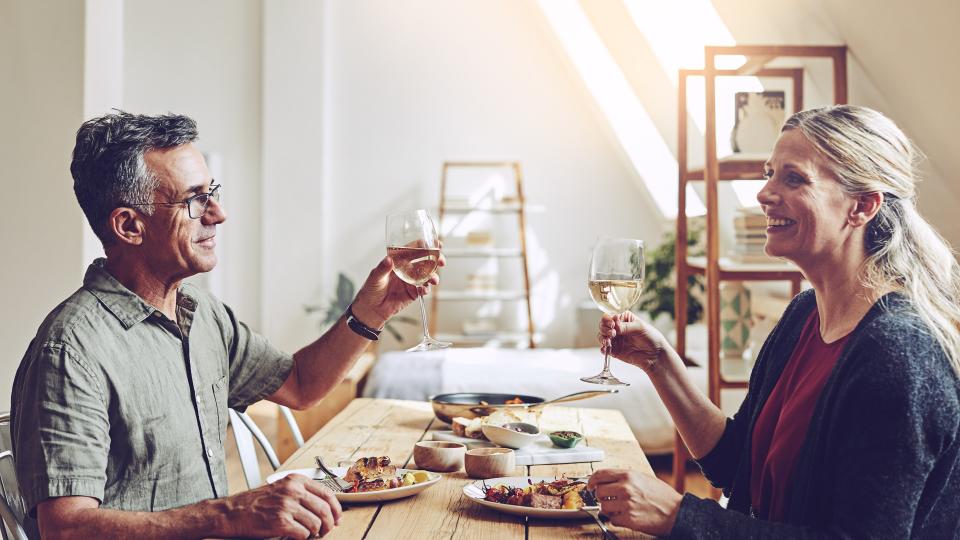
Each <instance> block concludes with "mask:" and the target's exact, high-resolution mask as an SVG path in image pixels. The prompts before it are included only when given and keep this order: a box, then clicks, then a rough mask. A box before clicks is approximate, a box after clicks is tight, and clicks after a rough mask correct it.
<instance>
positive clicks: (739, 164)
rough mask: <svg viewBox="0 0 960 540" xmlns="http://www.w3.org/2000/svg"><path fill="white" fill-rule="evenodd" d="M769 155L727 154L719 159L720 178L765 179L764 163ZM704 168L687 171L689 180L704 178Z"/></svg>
mask: <svg viewBox="0 0 960 540" xmlns="http://www.w3.org/2000/svg"><path fill="white" fill-rule="evenodd" d="M766 161H767V157H766V156H760V155H757V154H746V155H737V154H733V155H731V156H727V157H725V158H723V159H721V160H720V161H719V166H720V180H763V164H764V163H766ZM704 176H705V175H704V170H703V169H702V168H700V169H691V170H689V171H687V174H686V179H687V180H703V179H704Z"/></svg>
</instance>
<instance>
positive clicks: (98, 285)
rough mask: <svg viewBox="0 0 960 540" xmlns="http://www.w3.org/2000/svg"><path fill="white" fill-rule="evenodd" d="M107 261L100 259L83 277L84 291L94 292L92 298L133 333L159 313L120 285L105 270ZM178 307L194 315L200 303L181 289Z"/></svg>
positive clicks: (178, 295)
mask: <svg viewBox="0 0 960 540" xmlns="http://www.w3.org/2000/svg"><path fill="white" fill-rule="evenodd" d="M106 262H107V260H106V259H105V258H102V257H101V258H98V259H96V260H94V261H93V262H92V263H90V266H89V267H87V273H86V275H85V276H84V277H83V288H84V289H86V290H88V291H90V294H92V295H94V296H96V297H97V299H98V300H100V303H101V304H103V305H104V307H106V308H107V310H108V311H109V312H110V313H112V314H113V316H114V317H116V318H117V319H118V320H119V321H120V323H121V324H123V327H124V328H127V329H129V328H130V327H132V326H133V325H135V324H137V323H140V322H143V320H144V319H146V318H147V317H149V316H150V315H152V314H153V313H159V310H157V308H155V307H153V306H151V305H150V304H148V303H147V302H145V301H144V300H143V298H140V297H139V296H138V295H137V294H136V293H135V292H133V291H131V290H130V289H128V288H126V287H124V286H123V284H122V283H120V282H119V281H117V278H115V277H113V276H112V275H111V274H110V272H107V269H106V268H105V266H104V265H105V263H106ZM177 305H178V306H180V307H182V308H185V309H188V310H190V311H193V310H194V309H196V306H197V300H196V298H194V297H193V296H191V295H189V294H187V293H186V292H185V291H184V288H183V287H182V286H181V287H180V289H179V290H177Z"/></svg>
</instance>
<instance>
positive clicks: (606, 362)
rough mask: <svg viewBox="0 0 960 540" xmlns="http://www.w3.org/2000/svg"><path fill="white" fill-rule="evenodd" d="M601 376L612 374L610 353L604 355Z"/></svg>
mask: <svg viewBox="0 0 960 540" xmlns="http://www.w3.org/2000/svg"><path fill="white" fill-rule="evenodd" d="M601 374H603V375H609V374H610V351H607V352H606V354H604V355H603V371H602V372H601Z"/></svg>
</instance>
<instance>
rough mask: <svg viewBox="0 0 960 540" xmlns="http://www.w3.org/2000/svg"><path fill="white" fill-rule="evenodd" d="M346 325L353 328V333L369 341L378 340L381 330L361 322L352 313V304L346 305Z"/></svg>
mask: <svg viewBox="0 0 960 540" xmlns="http://www.w3.org/2000/svg"><path fill="white" fill-rule="evenodd" d="M347 327H349V328H350V330H353V332H354V333H355V334H357V335H359V336H360V337H363V338H366V339H369V340H370V341H378V340H379V339H380V332H381V330H374V329H373V328H370V327H369V326H367V325H365V324H363V322H362V321H361V320H360V319H358V318H357V316H356V315H354V314H353V304H351V305H350V306H348V307H347Z"/></svg>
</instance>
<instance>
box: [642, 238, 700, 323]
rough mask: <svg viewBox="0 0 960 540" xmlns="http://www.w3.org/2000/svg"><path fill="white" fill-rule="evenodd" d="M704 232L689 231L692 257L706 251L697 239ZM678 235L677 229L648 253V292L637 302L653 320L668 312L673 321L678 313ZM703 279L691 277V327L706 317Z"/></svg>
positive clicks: (689, 310)
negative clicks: (676, 302) (676, 305)
mask: <svg viewBox="0 0 960 540" xmlns="http://www.w3.org/2000/svg"><path fill="white" fill-rule="evenodd" d="M699 236H700V229H698V228H690V229H689V230H688V231H687V250H688V251H687V252H688V253H689V254H690V255H692V256H697V255H702V254H703V250H702V248H701V247H700V246H699V244H698V242H697V240H698V238H699ZM676 238H677V233H676V231H674V230H670V231H668V232H667V233H666V234H664V235H663V241H662V242H661V243H660V245H659V246H657V247H656V248H654V249H651V250H649V251H647V253H646V257H645V259H646V267H645V272H644V273H645V275H644V281H645V283H644V293H643V296H641V297H640V302H638V303H637V306H636V310H637V311H646V312H647V313H649V314H650V318H651V319H652V320H656V319H657V317H659V316H660V315H661V314H664V313H666V314H667V315H669V317H670V319H673V317H674V313H675V302H674V298H675V297H674V293H675V292H676V290H677V274H676V254H677V242H676ZM703 293H704V283H703V276H699V275H694V274H691V275H688V276H687V324H693V323H695V322H697V321H699V320H700V319H701V318H703V304H702V303H701V301H700V298H702V297H703Z"/></svg>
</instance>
